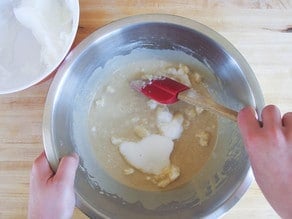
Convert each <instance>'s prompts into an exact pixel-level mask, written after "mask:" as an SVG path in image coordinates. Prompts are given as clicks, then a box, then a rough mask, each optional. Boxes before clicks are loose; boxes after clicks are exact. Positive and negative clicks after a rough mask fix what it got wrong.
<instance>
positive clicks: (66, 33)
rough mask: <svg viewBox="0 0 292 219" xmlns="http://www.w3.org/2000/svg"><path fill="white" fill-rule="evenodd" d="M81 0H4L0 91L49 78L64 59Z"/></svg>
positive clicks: (0, 16)
mask: <svg viewBox="0 0 292 219" xmlns="http://www.w3.org/2000/svg"><path fill="white" fill-rule="evenodd" d="M79 11H80V9H79V1H78V0H65V1H63V0H42V1H38V0H1V2H0V29H1V35H0V94H5V93H12V92H16V91H20V90H23V89H26V88H28V87H30V86H32V85H34V84H37V83H38V82H40V81H42V80H43V79H44V78H46V77H47V76H48V75H49V74H50V73H52V72H53V71H54V70H55V69H56V68H57V67H58V66H59V64H60V63H61V62H62V60H63V59H64V58H65V56H66V55H67V53H68V52H69V50H70V48H71V46H72V43H73V41H74V39H75V36H76V33H77V29H78V23H79Z"/></svg>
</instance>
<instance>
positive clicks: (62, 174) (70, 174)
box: [54, 153, 79, 186]
mask: <svg viewBox="0 0 292 219" xmlns="http://www.w3.org/2000/svg"><path fill="white" fill-rule="evenodd" d="M78 164H79V157H78V155H77V154H76V153H74V154H72V155H69V156H66V157H63V158H62V159H61V161H60V164H59V166H58V169H57V172H56V175H55V177H54V180H57V181H60V182H64V183H66V184H69V185H72V186H73V185H74V179H75V174H76V170H77V167H78Z"/></svg>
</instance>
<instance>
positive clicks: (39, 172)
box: [31, 151, 54, 181]
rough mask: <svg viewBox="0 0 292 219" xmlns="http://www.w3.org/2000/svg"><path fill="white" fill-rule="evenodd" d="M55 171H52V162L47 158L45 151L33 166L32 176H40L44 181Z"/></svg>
mask: <svg viewBox="0 0 292 219" xmlns="http://www.w3.org/2000/svg"><path fill="white" fill-rule="evenodd" d="M53 174H54V172H53V171H52V169H51V167H50V164H49V162H48V160H47V157H46V154H45V152H44V151H43V152H42V153H41V154H40V155H39V156H38V157H37V158H36V159H35V161H34V163H33V166H32V172H31V177H32V178H35V177H37V178H39V179H41V180H43V181H46V180H48V179H49V178H50V177H51V176H52V175H53Z"/></svg>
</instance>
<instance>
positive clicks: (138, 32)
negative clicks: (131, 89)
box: [43, 15, 264, 219]
mask: <svg viewBox="0 0 292 219" xmlns="http://www.w3.org/2000/svg"><path fill="white" fill-rule="evenodd" d="M137 48H148V49H154V50H177V51H182V52H184V53H185V54H187V55H190V56H192V57H194V58H196V59H198V60H199V61H200V62H201V63H203V64H204V65H205V66H206V67H207V68H209V69H210V70H211V71H212V72H213V74H214V76H215V77H214V78H215V79H216V80H214V81H213V82H212V81H210V82H209V86H210V87H213V89H215V90H216V89H217V88H218V87H220V88H221V91H220V93H219V95H218V96H216V99H217V100H218V101H220V102H221V103H222V104H225V105H226V106H229V107H231V108H233V109H235V110H240V109H241V108H242V107H243V106H244V105H252V106H254V107H255V108H256V109H258V110H261V109H262V107H263V105H264V101H263V96H262V93H261V90H260V87H259V85H258V82H257V80H256V78H255V76H254V74H253V72H252V70H251V68H250V67H249V65H248V63H247V62H246V61H245V60H244V58H243V57H242V56H241V55H240V53H239V52H238V51H237V50H236V49H235V48H234V47H233V46H232V45H231V44H230V43H229V42H228V41H227V40H226V39H224V38H223V37H222V36H220V35H219V34H218V33H216V32H214V31H212V30H210V29H209V28H207V27H206V26H204V25H202V24H199V23H197V22H195V21H193V20H189V19H186V18H182V17H177V16H171V15H140V16H134V17H129V18H125V19H122V20H119V21H116V22H113V23H111V24H109V25H107V26H105V27H103V28H100V29H99V30H97V31H95V32H94V33H92V34H91V35H90V36H89V37H88V38H87V39H85V40H84V41H83V42H81V43H80V45H78V46H77V47H76V48H75V49H74V50H73V51H72V52H71V53H70V54H69V56H68V57H67V59H66V60H65V62H64V63H63V65H62V66H61V68H60V69H59V71H58V73H57V75H56V77H55V79H54V81H53V83H52V85H51V88H50V90H49V93H48V97H47V102H46V106H45V112H44V121H43V138H44V145H45V151H46V154H47V157H48V159H49V162H50V164H51V166H52V168H53V169H54V170H56V169H57V166H58V162H59V159H60V157H62V156H64V155H66V154H69V153H71V152H72V151H77V152H78V153H79V155H80V165H79V168H78V170H77V176H76V181H75V189H76V196H77V203H78V206H79V207H80V209H81V210H82V211H83V212H84V213H86V214H87V215H89V216H90V217H93V218H99V217H100V218H127V219H128V218H145V219H146V218H147V219H149V218H168V219H170V218H218V217H219V216H221V215H222V214H223V213H225V212H226V211H227V210H228V209H230V208H231V207H232V206H233V205H234V204H235V203H236V202H237V201H238V200H239V199H240V198H241V196H242V195H243V194H244V192H245V191H246V190H247V188H248V187H249V185H250V183H251V181H252V180H253V177H252V172H251V168H250V163H249V160H248V157H247V154H246V152H245V150H244V146H243V143H242V141H241V137H240V135H239V132H238V129H237V125H236V124H235V123H234V122H231V121H228V120H226V119H223V118H218V126H219V127H218V136H217V143H216V147H215V149H214V152H213V156H212V157H210V159H209V161H208V162H207V163H206V165H205V166H204V167H203V169H202V170H201V171H200V173H199V174H198V175H197V176H196V177H194V179H193V180H191V181H190V182H189V183H188V184H186V185H184V186H182V187H180V188H177V189H175V190H170V191H161V192H147V191H139V190H135V189H132V188H129V187H127V186H124V185H121V184H120V183H118V182H116V181H115V180H114V179H112V178H111V177H110V176H108V175H107V174H106V173H105V172H104V170H103V168H102V167H100V166H99V165H98V161H96V160H94V156H93V155H92V153H91V145H90V141H89V140H88V121H87V119H86V118H87V116H88V111H89V108H90V105H91V103H92V101H93V98H94V92H93V91H94V89H95V88H96V84H97V83H96V81H98V80H102V78H103V77H104V75H102V74H101V75H95V76H93V73H94V71H95V69H97V68H99V67H103V66H104V65H105V64H106V63H107V62H108V61H109V60H111V59H112V58H113V57H116V56H120V55H127V54H129V53H130V52H131V51H133V50H134V49H137ZM213 95H215V94H213ZM90 169H91V170H90Z"/></svg>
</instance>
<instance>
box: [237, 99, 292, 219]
mask: <svg viewBox="0 0 292 219" xmlns="http://www.w3.org/2000/svg"><path fill="white" fill-rule="evenodd" d="M255 116H256V114H255V111H254V110H253V109H252V108H251V107H246V108H244V109H243V110H241V111H240V112H239V115H238V125H239V129H240V132H241V134H242V137H243V140H244V143H245V147H246V150H247V153H248V154H249V158H250V162H251V166H252V169H253V172H254V175H255V179H256V181H257V183H258V185H259V187H260V188H261V190H262V192H263V194H264V195H265V197H266V198H267V200H268V201H269V203H270V204H271V206H272V207H273V208H274V209H275V211H276V212H277V213H278V214H279V215H280V216H281V217H282V218H292V112H290V113H286V114H285V115H284V116H283V117H282V118H281V113H280V111H279V109H278V108H277V107H276V106H273V105H270V106H267V107H265V108H264V109H263V111H262V120H263V123H262V125H260V123H259V121H258V120H257V119H256V117H255Z"/></svg>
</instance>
